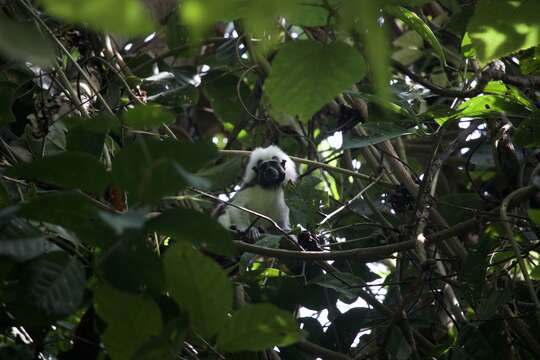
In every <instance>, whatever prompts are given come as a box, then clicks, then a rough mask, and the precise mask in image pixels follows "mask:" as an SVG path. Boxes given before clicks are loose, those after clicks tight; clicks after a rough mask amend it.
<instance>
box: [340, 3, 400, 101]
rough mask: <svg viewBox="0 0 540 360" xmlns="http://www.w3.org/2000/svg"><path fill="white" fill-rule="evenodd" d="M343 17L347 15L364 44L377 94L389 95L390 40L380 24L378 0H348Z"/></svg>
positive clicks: (379, 4)
mask: <svg viewBox="0 0 540 360" xmlns="http://www.w3.org/2000/svg"><path fill="white" fill-rule="evenodd" d="M348 5H349V6H348V7H345V8H346V11H345V14H344V16H345V17H349V21H350V22H351V26H352V27H353V28H355V29H356V30H357V31H358V32H359V33H360V34H362V35H363V36H362V39H363V42H364V44H365V54H366V57H367V61H368V64H369V69H370V73H371V74H372V78H373V85H374V87H375V90H376V92H377V95H378V96H379V97H381V98H383V99H384V98H388V97H389V95H390V87H389V86H388V84H389V82H390V75H391V66H390V55H391V54H390V42H389V37H388V31H387V29H386V27H385V26H381V24H380V23H379V19H380V16H381V13H380V8H381V6H383V5H384V4H381V2H380V1H379V0H363V1H349V2H348Z"/></svg>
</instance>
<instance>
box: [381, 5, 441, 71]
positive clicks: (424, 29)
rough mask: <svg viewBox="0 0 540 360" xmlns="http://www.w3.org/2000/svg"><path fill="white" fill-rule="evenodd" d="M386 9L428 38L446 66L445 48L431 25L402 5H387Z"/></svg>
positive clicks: (425, 38)
mask: <svg viewBox="0 0 540 360" xmlns="http://www.w3.org/2000/svg"><path fill="white" fill-rule="evenodd" d="M384 10H385V11H386V12H387V13H389V14H390V15H392V16H394V17H396V18H398V19H400V20H401V21H403V22H404V23H405V24H407V26H409V27H410V28H411V29H413V30H414V31H416V32H417V33H418V34H420V36H422V37H423V38H424V40H426V41H427V42H428V43H429V44H430V45H431V47H432V48H433V49H434V50H435V53H436V54H437V56H438V57H439V60H440V61H441V63H442V65H443V66H446V57H445V56H444V50H443V48H442V46H441V44H440V43H439V40H437V37H436V36H435V34H433V31H431V29H430V28H429V26H428V25H427V24H426V23H425V22H424V21H423V20H422V19H420V17H419V16H418V15H416V14H415V13H414V12H412V11H410V10H407V9H405V8H404V7H401V6H386V7H385V8H384Z"/></svg>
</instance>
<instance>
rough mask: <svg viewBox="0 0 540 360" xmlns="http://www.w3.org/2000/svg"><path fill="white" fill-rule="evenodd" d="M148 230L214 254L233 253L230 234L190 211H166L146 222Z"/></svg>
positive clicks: (209, 219) (196, 212)
mask: <svg viewBox="0 0 540 360" xmlns="http://www.w3.org/2000/svg"><path fill="white" fill-rule="evenodd" d="M148 229H149V230H150V231H156V232H158V233H160V234H163V235H168V236H171V237H172V238H174V239H175V240H177V241H186V242H189V243H191V244H193V245H196V246H197V247H198V248H200V249H201V250H204V251H211V252H213V253H215V254H219V255H232V254H233V252H234V246H233V242H232V240H233V239H232V235H231V232H230V231H227V230H225V228H224V227H223V226H221V225H220V224H219V223H218V222H217V221H215V220H214V219H212V218H211V217H209V216H208V215H205V214H203V213H200V212H198V211H195V210H192V209H185V208H176V209H171V210H166V211H164V212H162V213H161V215H159V216H158V217H156V218H153V219H151V220H149V221H148Z"/></svg>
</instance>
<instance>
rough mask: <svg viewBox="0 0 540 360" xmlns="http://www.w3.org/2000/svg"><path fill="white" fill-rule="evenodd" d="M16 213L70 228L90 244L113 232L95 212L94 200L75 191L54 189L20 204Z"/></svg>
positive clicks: (97, 242) (105, 240) (104, 239)
mask: <svg viewBox="0 0 540 360" xmlns="http://www.w3.org/2000/svg"><path fill="white" fill-rule="evenodd" d="M19 215H20V216H23V217H26V218H28V219H32V220H36V221H44V222H48V223H51V224H57V225H60V226H62V227H64V228H66V229H68V230H72V231H73V232H74V233H75V234H76V235H77V237H78V238H79V239H80V240H82V241H84V242H86V243H87V244H90V245H98V244H102V243H105V242H107V240H108V239H110V238H111V237H112V236H113V234H112V230H111V229H110V228H109V227H108V226H107V225H105V224H104V223H103V221H102V220H101V219H100V217H99V215H98V210H97V208H96V204H95V202H94V201H92V200H90V199H89V198H88V197H86V196H83V195H82V194H81V193H79V192H76V191H55V192H50V193H46V194H42V195H40V196H39V197H38V198H36V199H33V200H32V201H30V202H28V203H25V204H22V206H21V209H20V210H19Z"/></svg>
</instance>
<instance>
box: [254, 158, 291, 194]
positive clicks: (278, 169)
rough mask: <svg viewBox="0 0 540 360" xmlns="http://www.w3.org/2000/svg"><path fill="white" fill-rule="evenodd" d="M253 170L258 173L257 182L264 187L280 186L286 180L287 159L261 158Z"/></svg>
mask: <svg viewBox="0 0 540 360" xmlns="http://www.w3.org/2000/svg"><path fill="white" fill-rule="evenodd" d="M253 170H254V171H255V173H256V174H257V183H258V184H259V185H260V186H261V187H263V188H273V187H278V186H279V185H281V184H282V183H283V181H284V180H285V160H281V161H280V160H279V159H278V158H272V159H271V160H265V161H263V160H260V161H259V162H258V163H257V166H255V167H254V168H253Z"/></svg>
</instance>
